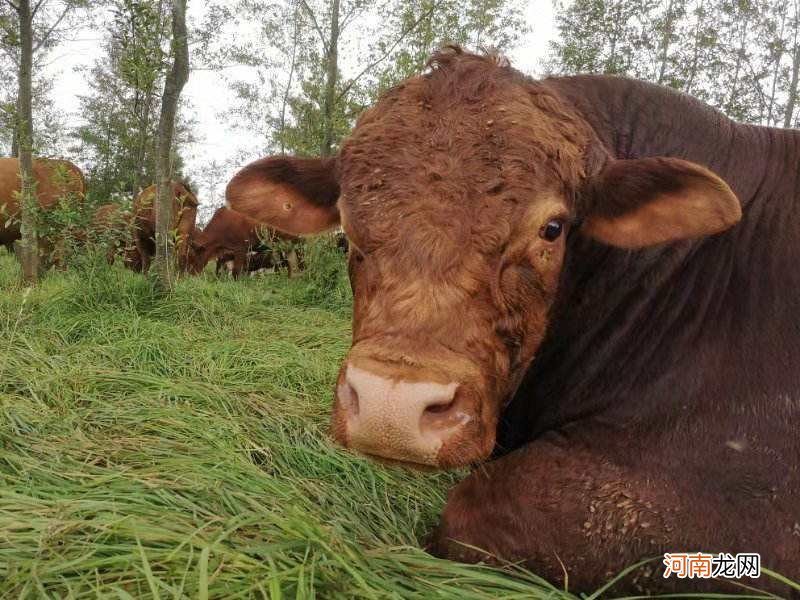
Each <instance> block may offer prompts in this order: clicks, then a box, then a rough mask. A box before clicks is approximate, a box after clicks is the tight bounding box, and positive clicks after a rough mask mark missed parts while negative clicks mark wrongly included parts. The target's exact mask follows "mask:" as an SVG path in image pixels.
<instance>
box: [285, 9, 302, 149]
mask: <svg viewBox="0 0 800 600" xmlns="http://www.w3.org/2000/svg"><path fill="white" fill-rule="evenodd" d="M298 12H299V7H298V6H297V2H295V5H294V34H293V35H292V63H291V65H289V80H288V81H287V82H286V90H285V91H284V94H283V102H282V103H281V121H280V137H281V154H285V153H286V107H287V106H288V104H289V94H291V92H292V80H293V79H294V72H295V69H296V66H297V44H298V39H297V38H298V35H299V33H300V23H299V22H298V20H299V18H300V15H299V14H298Z"/></svg>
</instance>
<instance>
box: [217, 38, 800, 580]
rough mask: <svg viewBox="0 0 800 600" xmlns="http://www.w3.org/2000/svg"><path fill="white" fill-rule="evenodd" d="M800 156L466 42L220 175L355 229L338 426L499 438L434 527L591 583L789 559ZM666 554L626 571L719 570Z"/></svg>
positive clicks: (601, 81)
mask: <svg viewBox="0 0 800 600" xmlns="http://www.w3.org/2000/svg"><path fill="white" fill-rule="evenodd" d="M798 165H800V132H797V131H782V130H777V129H768V128H755V127H747V126H742V125H737V124H735V123H733V122H731V121H730V120H728V119H726V118H725V117H724V116H723V115H721V114H720V113H718V112H716V111H714V110H712V109H710V108H708V107H706V106H705V105H703V104H702V103H700V102H699V101H696V100H694V99H692V98H690V97H688V96H684V95H681V94H678V93H676V92H674V91H670V90H668V89H666V88H661V87H658V86H654V85H650V84H644V83H640V82H635V81H630V80H625V79H621V78H613V77H571V78H560V79H549V80H545V81H541V82H539V81H533V80H531V79H529V78H526V77H524V76H523V75H521V74H520V73H519V72H517V71H515V70H513V69H511V68H510V67H509V66H508V64H507V63H506V62H504V61H503V60H500V59H496V58H495V57H481V56H475V55H471V54H466V53H462V52H461V51H460V50H458V49H454V50H452V51H448V52H443V53H440V54H438V55H436V56H435V57H434V58H433V60H432V62H431V70H430V72H429V73H427V74H426V75H423V76H420V77H415V78H412V79H409V80H407V81H406V82H404V83H403V84H401V85H400V86H398V87H395V88H393V89H391V90H389V91H387V92H386V93H385V94H384V95H383V96H382V97H381V99H380V100H379V101H378V103H377V104H376V105H375V106H374V107H373V108H371V109H370V110H368V111H367V112H366V113H364V114H363V115H362V116H361V118H360V119H359V121H358V123H357V125H356V127H355V129H354V131H353V133H352V134H351V136H350V137H349V139H347V140H346V141H345V142H344V143H343V145H342V147H341V151H340V153H339V155H338V156H337V157H334V158H330V159H294V158H289V157H275V158H268V159H264V160H261V161H257V162H255V163H252V164H251V165H249V166H247V167H245V168H244V169H243V170H242V171H241V172H240V173H238V174H237V175H236V177H234V179H233V180H232V181H231V183H230V184H229V186H228V189H227V201H228V203H229V205H230V206H231V207H232V208H234V209H236V210H243V211H246V212H248V214H251V215H252V216H253V217H254V218H257V219H259V220H263V221H266V222H268V223H270V224H271V225H272V226H274V227H277V228H279V229H281V230H283V231H286V232H289V233H293V234H308V233H313V232H317V231H321V230H324V229H327V228H331V227H334V226H335V225H336V224H337V223H341V225H342V226H343V227H344V230H345V231H346V233H347V235H348V238H349V241H350V258H349V267H350V278H351V284H352V287H353V294H354V309H353V345H352V348H351V350H350V352H349V354H348V356H347V358H346V360H345V362H344V364H343V365H342V369H341V372H340V376H339V380H338V383H337V388H336V401H335V407H334V414H333V423H332V430H333V434H334V436H335V437H336V439H337V440H338V441H339V442H341V443H342V444H344V445H345V446H348V447H350V448H353V449H355V450H358V451H360V452H363V453H366V454H368V455H372V456H376V457H380V458H382V459H389V460H393V461H401V462H404V463H413V464H424V465H431V466H438V467H442V468H450V467H456V466H467V465H470V464H472V463H475V462H479V461H483V460H485V459H487V458H488V457H489V456H490V454H492V453H493V452H494V453H495V454H496V455H497V456H498V457H499V458H498V459H497V460H495V461H492V462H490V463H488V464H486V465H484V466H482V467H481V468H480V469H477V470H476V471H475V472H474V473H473V474H472V475H470V476H469V477H468V478H466V479H465V480H464V481H462V482H461V483H460V484H459V485H458V486H457V487H456V488H455V489H454V490H453V491H452V493H451V494H450V498H449V500H448V504H447V507H446V509H445V512H444V515H443V518H442V523H441V525H440V527H439V529H438V531H437V533H436V534H435V536H434V538H433V540H432V546H431V549H432V550H433V551H434V552H435V553H436V554H438V555H441V556H444V557H448V558H452V559H456V560H465V561H477V560H481V559H484V558H487V557H490V558H491V557H500V558H502V559H508V560H513V561H524V563H525V564H526V565H527V566H529V567H530V568H531V569H533V570H534V571H535V572H537V573H539V574H542V575H543V576H545V577H547V578H548V579H550V580H552V581H560V582H562V583H565V578H566V577H568V578H569V585H570V586H571V587H572V588H573V589H575V588H577V589H581V590H587V591H588V590H593V589H597V588H598V587H599V586H600V585H602V584H603V582H605V581H607V580H608V579H609V578H611V577H613V576H614V575H615V574H617V573H620V572H621V571H622V570H623V569H624V568H625V567H628V566H630V565H633V564H635V563H636V562H637V561H639V560H641V559H645V558H651V557H653V556H658V555H659V554H661V553H664V552H681V551H706V552H731V553H738V552H758V553H760V554H761V558H762V561H763V565H764V566H765V567H769V568H772V569H774V570H777V571H778V572H782V573H785V574H788V575H790V576H795V577H796V576H797V574H798V573H800V522H799V521H798V518H799V516H800V471H799V469H800V436H799V435H798V431H800V375H799V374H798V371H797V369H796V368H794V365H797V364H800V330H799V329H798V323H800V321H799V320H798V315H800V295H798V293H797V290H798V289H800V270H798V269H797V264H798V262H800V208H798V202H799V201H800V181H798V178H800V171H798ZM740 200H741V203H740ZM740 219H741V223H739V221H740ZM737 223H738V225H737ZM481 549H484V550H485V551H486V552H488V555H487V554H484V552H483V551H481ZM660 566H661V565H660V564H658V563H656V564H651V565H649V566H648V567H646V568H643V569H639V570H637V571H636V572H634V573H632V574H631V575H630V576H628V577H627V578H625V579H624V581H623V582H621V583H620V584H619V585H618V586H617V588H616V589H617V591H626V592H642V591H648V592H652V591H667V590H682V591H686V590H690V589H719V588H720V587H722V586H723V583H722V582H720V581H713V582H709V581H705V580H690V581H689V580H680V579H677V578H675V577H673V578H669V579H666V578H663V577H662V576H661V574H660V573H661V569H660V568H658V567H660ZM748 583H755V584H756V585H758V586H759V587H762V588H764V587H766V588H770V587H771V588H772V589H774V590H776V591H778V592H779V593H786V592H787V590H786V589H785V588H782V587H781V586H780V585H778V584H777V583H774V582H770V581H768V580H767V578H765V577H762V579H761V580H759V581H758V582H750V581H748ZM726 589H730V588H726Z"/></svg>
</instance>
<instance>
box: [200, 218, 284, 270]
mask: <svg viewBox="0 0 800 600" xmlns="http://www.w3.org/2000/svg"><path fill="white" fill-rule="evenodd" d="M266 238H270V239H266ZM295 239H297V238H296V236H292V235H286V234H282V233H280V232H277V231H274V230H270V229H269V228H267V227H266V226H265V225H264V224H262V223H260V222H258V221H256V220H255V219H251V218H250V217H248V216H247V215H245V214H242V213H240V212H237V211H235V210H231V209H230V208H228V207H225V206H223V207H221V208H219V209H217V211H216V212H215V213H214V215H213V216H212V217H211V220H210V221H209V222H208V225H206V226H205V228H204V229H203V231H202V233H200V234H199V235H197V236H196V237H195V238H194V239H193V240H192V247H193V250H194V254H195V258H194V260H193V263H192V267H191V271H192V272H193V273H199V272H201V271H202V270H203V269H204V268H205V266H206V265H207V264H208V262H209V261H210V260H212V259H215V258H220V257H225V256H230V257H231V259H232V260H233V269H232V270H231V273H232V275H233V276H234V277H238V276H239V275H240V274H241V273H242V272H243V271H244V270H245V269H247V270H248V271H249V270H251V269H250V265H249V263H250V255H251V253H252V252H258V253H259V254H266V253H269V254H270V255H271V254H272V253H273V249H272V248H271V247H270V246H271V244H270V240H274V241H285V240H295ZM276 252H278V251H276ZM267 262H269V264H270V267H271V266H275V264H274V263H273V261H271V260H267ZM283 262H284V261H278V264H279V265H280V264H282V263H283ZM253 264H254V265H255V264H259V265H263V264H266V263H265V261H264V260H262V259H260V258H257V259H256V260H255V261H253ZM286 264H287V266H288V267H289V272H290V274H291V269H292V267H291V265H290V264H289V263H288V261H287V262H286Z"/></svg>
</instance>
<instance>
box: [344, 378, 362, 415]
mask: <svg viewBox="0 0 800 600" xmlns="http://www.w3.org/2000/svg"><path fill="white" fill-rule="evenodd" d="M339 402H340V403H341V406H342V408H343V409H344V412H345V414H346V415H347V416H348V418H351V419H352V418H353V417H356V416H358V412H359V408H360V407H359V403H358V392H357V391H356V389H355V388H354V387H353V386H352V385H351V384H350V383H349V382H344V383H343V384H342V385H341V386H339Z"/></svg>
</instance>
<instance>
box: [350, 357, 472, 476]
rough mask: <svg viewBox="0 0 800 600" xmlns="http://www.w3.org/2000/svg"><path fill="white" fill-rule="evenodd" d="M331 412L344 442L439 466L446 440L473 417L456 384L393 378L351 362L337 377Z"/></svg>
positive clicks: (373, 452) (369, 451)
mask: <svg viewBox="0 0 800 600" xmlns="http://www.w3.org/2000/svg"><path fill="white" fill-rule="evenodd" d="M336 412H337V413H338V414H337V415H336V417H335V422H337V421H338V429H339V431H338V432H337V437H339V438H340V441H343V442H344V443H345V445H346V446H348V447H350V448H352V449H354V450H357V451H359V452H363V453H366V454H371V455H374V456H380V457H383V458H389V459H392V460H398V461H404V462H412V463H418V464H426V465H436V464H438V454H439V451H440V450H441V448H442V446H443V445H444V444H445V442H447V440H448V439H450V438H453V437H454V436H457V435H458V434H459V433H460V432H461V431H463V430H464V428H465V427H466V426H467V425H468V424H469V423H470V421H472V420H473V416H472V415H471V414H470V411H469V409H468V407H467V406H466V405H465V403H464V402H463V401H461V394H460V393H459V385H458V384H457V383H446V384H445V383H436V382H428V381H403V380H394V379H390V378H387V377H384V376H382V375H378V374H376V373H373V372H371V371H368V370H365V369H361V368H359V367H356V366H353V365H348V366H347V367H346V370H345V373H344V376H343V377H342V378H341V379H340V383H339V386H338V388H337V406H336ZM342 438H343V439H342Z"/></svg>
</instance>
